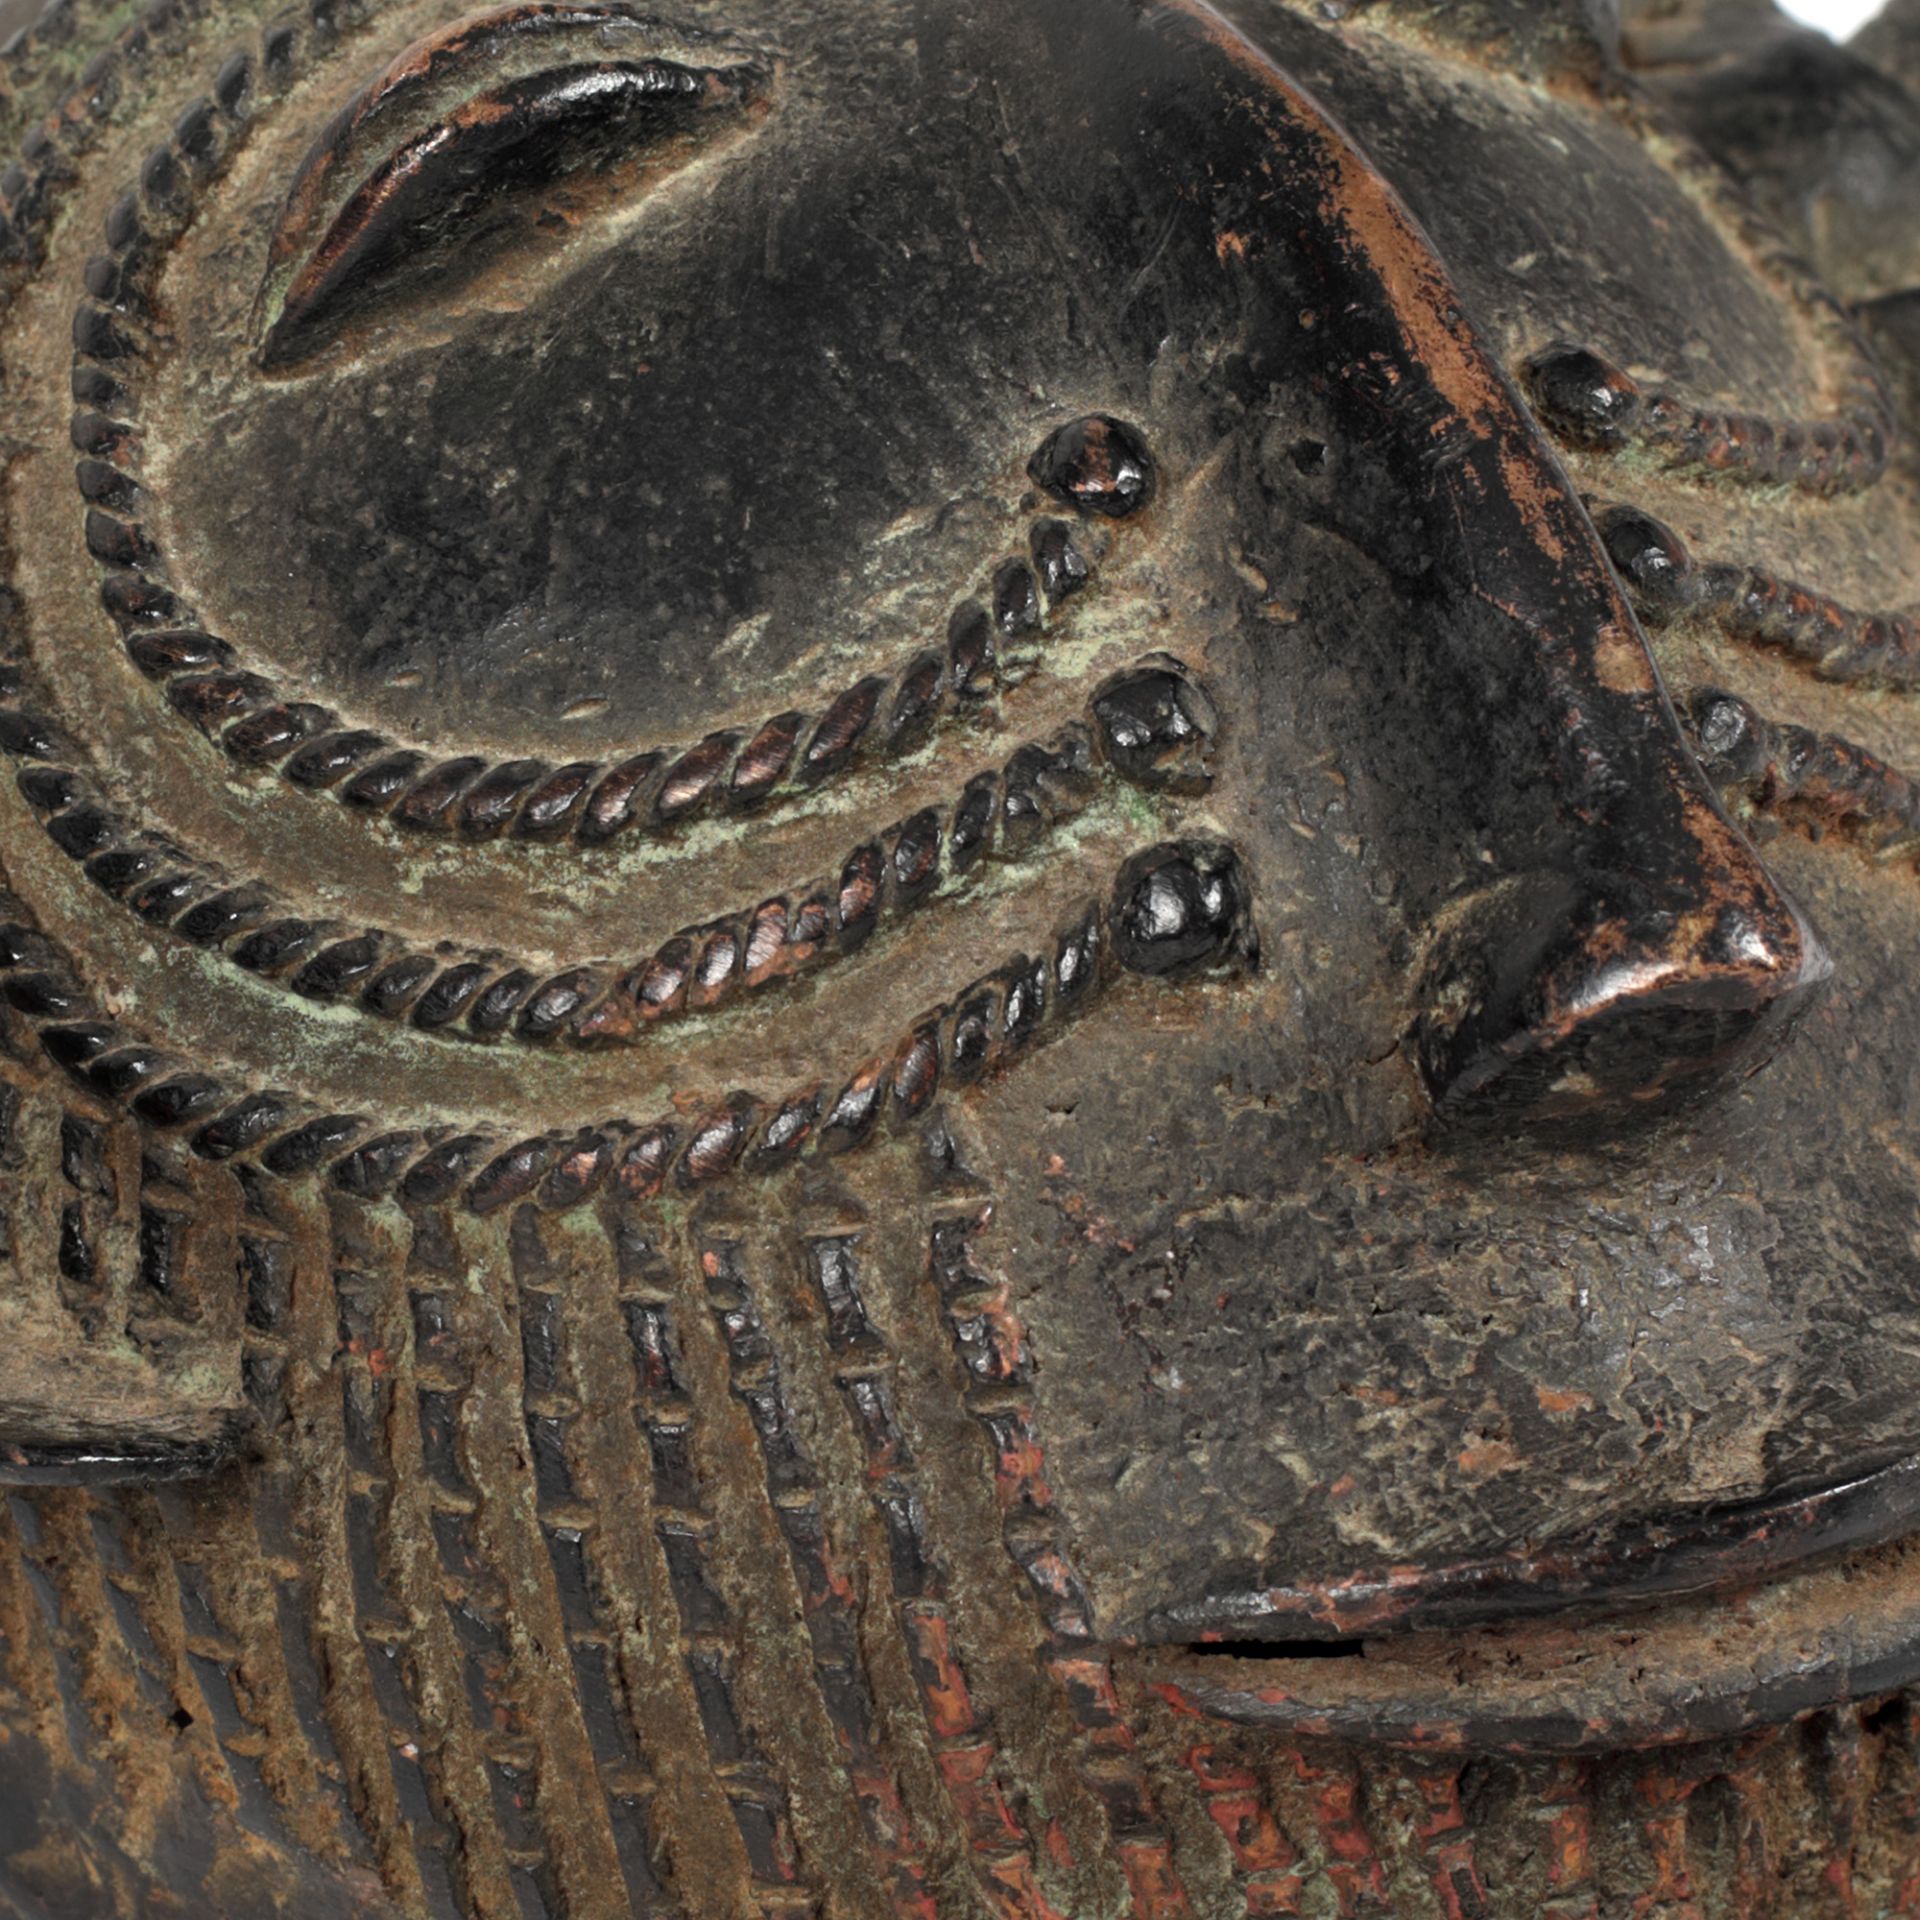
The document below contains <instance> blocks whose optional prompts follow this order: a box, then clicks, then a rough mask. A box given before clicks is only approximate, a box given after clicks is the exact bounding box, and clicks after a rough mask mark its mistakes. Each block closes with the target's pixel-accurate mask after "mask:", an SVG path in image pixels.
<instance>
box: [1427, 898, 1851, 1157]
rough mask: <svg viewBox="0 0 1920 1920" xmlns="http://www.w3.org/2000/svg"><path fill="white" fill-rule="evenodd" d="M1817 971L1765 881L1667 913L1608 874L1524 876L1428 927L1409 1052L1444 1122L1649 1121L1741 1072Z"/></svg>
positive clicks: (1763, 1052) (1824, 972) (1814, 982)
mask: <svg viewBox="0 0 1920 1920" xmlns="http://www.w3.org/2000/svg"><path fill="white" fill-rule="evenodd" d="M1831 973H1832V963H1831V962H1830V961H1829V959H1828V957H1827V954H1826V951H1825V949H1824V948H1823V947H1822V946H1821V944H1820V942H1819V940H1818V938H1817V936H1816V935H1815V934H1814V933H1813V931H1812V929H1811V928H1810V927H1809V926H1808V925H1807V924H1806V922H1805V921H1804V920H1803V919H1802V918H1801V917H1800V915H1799V914H1798V912H1797V911H1795V910H1794V909H1793V908H1792V906H1791V905H1790V903H1788V902H1786V901H1785V899H1784V898H1783V897H1782V896H1780V895H1779V894H1778V893H1776V892H1773V891H1772V890H1771V889H1770V888H1769V889H1767V890H1766V891H1765V892H1764V894H1763V895H1762V896H1760V897H1756V898H1743V897H1740V896H1739V895H1737V894H1735V895H1730V896H1729V897H1726V898H1723V899H1721V900H1719V901H1718V902H1713V901H1710V900H1709V901H1705V902H1703V903H1702V904H1699V905H1696V906H1694V907H1693V908H1692V909H1691V910H1685V911H1681V910H1675V908H1674V907H1673V906H1671V905H1669V904H1666V903H1663V902H1662V901H1661V900H1660V899H1659V898H1658V897H1657V896H1656V895H1655V894H1653V892H1652V891H1651V890H1650V889H1648V888H1647V887H1646V886H1645V885H1644V883H1640V882H1637V881H1635V880H1633V879H1632V878H1631V877H1628V876H1623V875H1618V874H1593V875H1585V876H1579V877H1572V876H1562V875H1544V874H1532V875H1525V876H1521V877H1519V878H1517V879H1515V880H1512V881H1510V882H1508V883H1506V884H1505V885H1503V886H1500V887H1496V888H1493V889H1490V890H1488V891H1487V892H1486V893H1483V894H1481V895H1478V896H1476V897H1474V898H1473V899H1471V900H1469V901H1467V902H1464V903H1461V904H1460V905H1458V906H1457V907H1456V908H1455V909H1454V910H1453V911H1452V912H1451V913H1450V914H1449V915H1447V916H1445V917H1444V918H1443V921H1442V923H1441V924H1440V925H1439V926H1438V927H1437V928H1436V930H1435V933H1434V936H1433V939H1432V942H1431V945H1430V949H1429V956H1428V962H1427V967H1426V972H1425V976H1424V980H1423V990H1422V1012H1421V1014H1420V1017H1419V1019H1418V1022H1417V1024H1416V1029H1415V1050H1416V1053H1417V1056H1418V1059H1419V1063H1420V1067H1421V1071H1422V1074H1423V1076H1424V1078H1425V1080H1426V1083H1427V1087H1428V1091H1429V1092H1430V1094H1431V1095H1432V1098H1433V1103H1434V1109H1435V1113H1436V1115H1437V1116H1438V1117H1440V1118H1442V1119H1445V1120H1450V1121H1453V1120H1459V1121H1473V1120H1480V1119H1493V1120H1496V1121H1512V1120H1515V1119H1518V1118H1521V1117H1525V1118H1528V1119H1531V1120H1538V1119H1552V1118H1573V1117H1578V1118H1579V1119H1581V1120H1583V1121H1590V1122H1598V1123H1602V1124H1604V1123H1606V1122H1608V1121H1625V1120H1630V1119H1634V1118H1638V1117H1642V1116H1647V1115H1651V1114H1654V1113H1657V1112H1659V1111H1661V1110H1663V1109H1666V1108H1669V1107H1672V1106H1675V1105H1678V1104H1682V1103H1684V1102H1686V1101H1687V1100H1688V1099H1690V1098H1692V1097H1695V1096H1698V1095H1699V1094H1702V1093H1704V1092H1707V1091H1709V1090H1711V1089H1712V1088H1713V1087H1715V1086H1717V1085H1720V1084H1723V1083H1724V1082H1725V1081H1726V1080H1727V1079H1728V1078H1735V1077H1741V1076H1744V1075H1745V1074H1749V1073H1752V1072H1754V1071H1756V1070H1757V1069H1758V1068H1760V1067H1761V1066H1763V1065H1765V1063H1766V1062H1767V1061H1768V1060H1769V1059H1770V1058H1772V1056H1773V1054H1774V1053H1775V1052H1777V1051H1778V1049H1779V1047H1780V1046H1781V1045H1782V1043H1783V1042H1784V1041H1785V1039H1786V1037H1787V1036H1788V1034H1789V1033H1790V1032H1791V1030H1792V1027H1793V1024H1794V1022H1795V1021H1796V1020H1797V1019H1798V1017H1799V1016H1800V1014H1801V1013H1803V1012H1804V1011H1805V1009H1806V1008H1807V1006H1808V1005H1810V1004H1811V1002H1812V1001H1813V1000H1814V999H1815V998H1816V997H1817V996H1818V994H1819V992H1820V990H1821V988H1822V987H1823V986H1824V985H1825V983H1826V981H1827V980H1828V978H1829V977H1830V975H1831Z"/></svg>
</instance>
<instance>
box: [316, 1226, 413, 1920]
mask: <svg viewBox="0 0 1920 1920" xmlns="http://www.w3.org/2000/svg"><path fill="white" fill-rule="evenodd" d="M280 1204H281V1207H282V1209H283V1211H284V1214H285V1216H286V1219H287V1253H288V1256H289V1264H288V1272H287V1276H286V1281H287V1289H288V1300H287V1307H288V1311H287V1333H288V1338H289V1342H290V1347H291V1354H290V1359H289V1364H288V1367H287V1380H286V1391H287V1399H288V1406H289V1411H290V1413H291V1416H292V1417H291V1420H290V1421H289V1424H288V1426H287V1429H286V1431H287V1434H288V1455H289V1462H290V1467H291V1474H290V1478H291V1482H292V1488H293V1490H294V1494H295V1498H296V1501H297V1515H298V1518H297V1521H296V1533H297V1535H298V1536H299V1539H300V1543H301V1545H302V1547H303V1549H304V1551H303V1553H302V1555H301V1558H302V1561H303V1563H304V1567H305V1573H304V1577H303V1579H302V1581H301V1583H300V1584H301V1586H302V1588H303V1589H304V1591H303V1592H302V1593H301V1595H300V1597H299V1599H298V1600H297V1601H296V1612H297V1613H298V1615H299V1616H300V1622H301V1624H302V1625H304V1626H305V1627H306V1629H307V1631H308V1632H309V1633H310V1634H311V1636H312V1649H313V1653H314V1658H315V1663H316V1667H317V1680H318V1685H319V1700H318V1702H317V1704H318V1707H319V1711H320V1713H321V1715H322V1716H323V1718H324V1720H325V1723H326V1727H327V1730H328V1733H329V1735H330V1736H331V1740H332V1744H333V1747H334V1749H335V1751H336V1752H337V1753H338V1755H339V1757H340V1762H341V1765H342V1768H343V1770H344V1773H345V1778H346V1786H347V1794H348V1800H349V1804H350V1805H351V1807H352V1809H353V1812H354V1815H355V1817H356V1819H357V1820H358V1821H359V1822H360V1825H361V1828H362V1830H363V1832H364V1833H365V1835H366V1839H367V1843H368V1845H369V1847H370V1848H371V1849H372V1853H373V1858H374V1863H375V1865H376V1867H377V1868H378V1870H379V1873H380V1876H381V1878H382V1880H383V1881H384V1882H385V1883H386V1887H387V1890H388V1892H389V1893H390V1894H391V1895H392V1897H393V1898H394V1900H395V1901H397V1902H398V1903H399V1904H400V1905H401V1906H403V1907H404V1908H406V1909H407V1910H408V1912H409V1913H412V1914H426V1913H431V1912H432V1911H433V1908H432V1906H431V1904H430V1903H429V1898H428V1883H427V1881H426V1880H425V1879H424V1878H423V1875H422V1870H421V1861H420V1860H419V1858H418V1857H417V1854H416V1847H415V1839H416V1836H415V1832H414V1828H413V1825H412V1823H411V1821H410V1820H409V1818H408V1816H407V1814H406V1813H405V1812H403V1810H402V1807H401V1799H400V1787H399V1783H398V1780H397V1779H396V1774H395V1767H396V1764H397V1763H400V1762H403V1761H404V1756H397V1755H396V1754H395V1753H394V1752H393V1751H392V1745H391V1738H390V1735H389V1734H388V1731H387V1721H386V1715H385V1713H384V1712H383V1711H382V1707H381V1702H380V1699H379V1697H378V1695H377V1694H376V1692H375V1689H374V1677H373V1675H374V1668H373V1662H374V1659H375V1658H376V1657H377V1656H376V1655H375V1654H374V1653H373V1652H372V1651H371V1650H370V1649H369V1647H368V1646H367V1644H366V1641H365V1639H364V1637H363V1635H362V1632H361V1623H360V1619H359V1614H358V1607H357V1598H356V1595H355V1592H354V1584H355V1583H354V1577H353V1572H352V1558H351V1548H350V1545H349V1540H348V1523H347V1501H348V1495H349V1488H348V1484H347V1468H346V1433H345V1422H344V1417H343V1415H342V1413H341V1406H340V1393H339V1388H338V1385H337V1383H336V1381H335V1377H334V1355H335V1344H336V1338H337V1334H336V1325H337V1321H336V1309H335V1303H334V1288H333V1269H332V1236H331V1231H330V1227H329V1223H328V1221H327V1218H326V1213H325V1209H324V1204H323V1203H322V1201H321V1200H320V1199H319V1197H318V1196H317V1195H315V1194H313V1193H311V1192H309V1191H305V1190H299V1189H294V1188H287V1189H283V1190H282V1193H281V1196H280Z"/></svg>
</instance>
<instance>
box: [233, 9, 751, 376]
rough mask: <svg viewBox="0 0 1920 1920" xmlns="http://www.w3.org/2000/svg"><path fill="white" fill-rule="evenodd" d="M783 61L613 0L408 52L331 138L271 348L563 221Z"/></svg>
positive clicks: (293, 201) (287, 348)
mask: <svg viewBox="0 0 1920 1920" xmlns="http://www.w3.org/2000/svg"><path fill="white" fill-rule="evenodd" d="M770 73H771V63H770V62H768V61H767V60H765V59H764V58H755V57H754V56H753V55H751V54H749V53H747V52H746V51H744V50H742V49H740V48H737V47H734V46H731V45H729V44H727V43H724V42H721V41H719V40H716V39H713V38H710V37H707V36H704V35H691V34H687V33H674V32H669V31H667V30H666V29H663V28H662V27H660V26H659V25H658V24H657V23H655V22H652V21H646V20H641V19H637V18H635V17H634V16H632V15H630V14H628V13H626V12H624V11H622V10H620V9H617V8H613V7H601V6H570V5H557V4H535V5H525V4H522V5H516V6H512V7H506V8H501V9H499V10H497V11H495V12H491V13H486V14H482V15H480V16H479V17H478V18H476V19H472V20H468V21H465V22H463V23H461V24H460V25H459V26H457V27H453V28H449V29H444V30H442V31H441V32H439V33H436V34H434V35H432V36H431V37H430V38H428V39H425V40H422V41H420V42H418V43H417V44H416V45H414V46H412V47H410V48H409V49H408V50H407V51H406V52H405V53H403V54H402V55H401V56H400V57H399V59H398V60H396V61H395V62H394V64H393V65H392V66H391V67H389V68H388V69H387V71H386V72H385V73H383V74H382V75H381V76H380V77H379V78H378V79H377V80H375V81H374V82H373V83H372V84H371V85H370V86H369V87H367V88H366V89H365V90H364V91H363V92H361V93H360V94H359V95H357V96H356V97H355V98H354V100H353V101H352V102H350V103H349V104H348V105H347V106H346V107H345V108H344V109H343V110H342V111H341V112H340V113H339V114H338V115H337V116H336V117H335V119H334V120H333V121H332V123H331V124H330V125H329V126H328V127H327V129H326V131H325V132H324V133H322V134H321V136H320V138H319V139H318V140H317V141H316V142H315V143H314V146H313V149H312V151H311V152H309V153H308V155H307V157H306V159H305V161H304V162H302V164H301V168H300V172H299V175H298V176H297V177H296V179H295V180H294V183H293V187H292V190H291V192H290V193H289V194H288V196H287V203H286V206H285V208H284V209H283V210H282V212H281V216H280V223H279V226H278V227H277V229H276V230H275V233H274V238H273V244H272V248H271V251H270V253H269V256H268V267H267V278H266V284H265V286H264V287H263V288H262V291H261V299H260V306H259V315H258V317H259V332H260V337H261V348H260V358H261V363H262V364H263V365H265V366H268V367H277V366H285V365H288V364H289V363H291V362H293V361H296V360H299V359H301V358H303V357H304V356H305V355H307V354H309V353H311V352H313V351H314V350H315V349H316V348H317V347H319V346H321V345H323V344H325V343H326V342H327V341H328V340H331V339H333V338H334V337H336V336H337V335H338V333H339V332H340V330H341V328H342V327H343V326H344V325H346V324H347V323H348V322H349V321H351V320H354V319H357V318H359V317H361V316H363V315H364V314H366V313H367V312H368V311H369V310H371V309H372V308H374V307H376V306H385V305H386V304H388V303H389V302H390V301H395V300H399V299H402V298H405V297H407V296H409V295H416V294H420V293H423V292H427V291H439V292H441V293H445V292H448V291H451V290H452V289H453V288H454V287H456V286H458V285H461V284H463V283H464V282H465V281H467V280H468V279H470V278H471V277H472V276H473V275H474V274H475V273H476V272H477V271H478V270H479V268H480V267H481V265H483V264H484V263H487V262H490V261H493V260H496V259H497V258H499V256H500V255H501V253H502V252H503V251H510V250H512V248H513V247H514V246H515V245H516V244H517V243H526V242H531V241H534V240H536V239H538V238H540V237H542V236H549V237H551V236H554V235H557V234H558V235H563V234H565V233H566V232H567V231H569V230H570V229H571V228H572V227H574V226H575V225H576V224H577V223H578V222H579V220H580V219H581V218H582V217H583V215H585V214H586V213H588V212H590V211H591V210H592V209H593V208H594V207H595V206H596V205H599V204H604V203H605V202H607V201H609V200H611V199H614V198H617V197H620V196H622V195H625V194H629V193H631V192H632V191H633V190H634V188H635V187H636V185H641V184H654V183H656V182H657V181H658V180H659V179H660V178H662V177H664V176H665V175H666V174H668V173H670V172H673V171H675V170H677V169H678V168H679V167H680V166H683V165H685V164H686V162H687V161H688V160H690V159H692V158H693V157H694V155H695V154H697V153H699V152H701V151H703V150H705V149H706V148H707V147H709V146H710V145H711V144H712V143H713V142H714V141H715V140H717V139H721V138H725V137H728V136H730V135H734V134H738V133H739V132H741V131H743V130H745V128H747V127H748V126H750V125H752V124H753V123H754V122H755V121H756V120H757V119H758V118H759V117H760V114H761V113H762V111H763V110H764V106H765V102H766V96H767V88H768V83H769V77H770Z"/></svg>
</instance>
